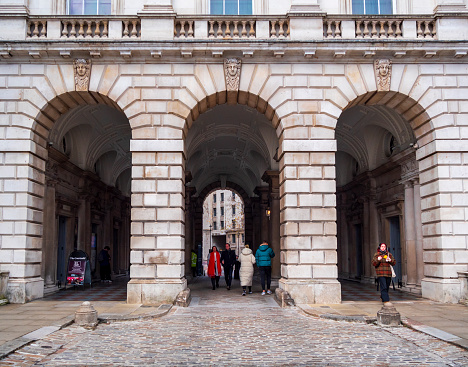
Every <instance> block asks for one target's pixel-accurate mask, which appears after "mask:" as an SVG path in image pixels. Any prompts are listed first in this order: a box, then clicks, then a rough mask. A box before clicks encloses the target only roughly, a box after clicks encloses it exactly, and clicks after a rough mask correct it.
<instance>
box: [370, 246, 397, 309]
mask: <svg viewBox="0 0 468 367" xmlns="http://www.w3.org/2000/svg"><path fill="white" fill-rule="evenodd" d="M395 264H396V260H395V258H394V257H393V255H392V254H391V253H390V252H389V251H388V250H387V245H386V244H385V243H381V244H380V245H379V247H377V252H376V253H375V254H374V257H373V258H372V265H373V266H374V267H375V273H376V274H377V281H378V282H379V286H380V299H381V300H382V302H384V303H386V302H390V297H389V296H388V288H389V287H390V282H391V281H392V266H394V265H395Z"/></svg>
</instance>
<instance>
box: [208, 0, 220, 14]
mask: <svg viewBox="0 0 468 367" xmlns="http://www.w3.org/2000/svg"><path fill="white" fill-rule="evenodd" d="M210 13H211V14H223V0H211V6H210Z"/></svg>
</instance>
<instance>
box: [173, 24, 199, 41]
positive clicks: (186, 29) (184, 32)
mask: <svg viewBox="0 0 468 367" xmlns="http://www.w3.org/2000/svg"><path fill="white" fill-rule="evenodd" d="M193 25H194V21H193V20H176V21H175V24H174V38H194V37H195V32H194V30H193Z"/></svg>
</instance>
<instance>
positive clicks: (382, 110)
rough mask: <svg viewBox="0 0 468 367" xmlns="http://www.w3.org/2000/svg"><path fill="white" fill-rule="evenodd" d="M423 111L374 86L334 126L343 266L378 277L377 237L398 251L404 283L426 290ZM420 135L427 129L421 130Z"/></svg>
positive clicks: (342, 271) (359, 276) (348, 272)
mask: <svg viewBox="0 0 468 367" xmlns="http://www.w3.org/2000/svg"><path fill="white" fill-rule="evenodd" d="M423 114H424V111H423V110H421V109H420V108H419V107H418V105H417V104H416V103H415V102H414V101H412V100H411V99H410V98H407V97H406V98H405V96H402V95H400V94H395V93H387V94H385V93H380V94H378V93H376V94H374V95H372V94H371V93H369V94H368V95H367V97H360V98H358V100H356V101H354V102H352V103H350V105H349V106H348V108H347V109H346V110H345V111H344V112H343V113H342V114H341V116H340V118H339V119H338V123H337V127H336V139H337V149H338V150H337V153H336V177H337V178H336V180H337V224H338V226H337V229H338V233H337V236H338V271H339V277H340V278H341V279H350V280H358V281H361V282H367V283H371V282H372V283H373V282H374V277H375V272H374V269H373V268H372V265H371V259H372V256H373V254H374V253H375V251H376V248H377V246H378V244H379V243H380V242H385V243H387V244H388V245H389V248H390V251H391V252H392V253H393V254H394V255H395V257H396V259H397V265H396V266H395V271H396V274H397V278H396V280H395V282H399V283H400V285H401V286H402V287H403V289H404V290H406V291H409V292H412V293H417V294H421V280H422V279H423V276H424V274H423V269H424V262H423V244H422V241H423V232H422V222H421V196H420V183H419V169H418V162H417V160H416V148H417V147H418V145H417V144H418V142H417V140H416V136H415V132H414V129H413V128H414V124H413V126H412V125H411V124H410V122H409V121H408V119H407V118H408V117H409V116H412V117H413V119H414V118H415V117H417V116H421V115H423ZM419 139H424V136H421V134H419Z"/></svg>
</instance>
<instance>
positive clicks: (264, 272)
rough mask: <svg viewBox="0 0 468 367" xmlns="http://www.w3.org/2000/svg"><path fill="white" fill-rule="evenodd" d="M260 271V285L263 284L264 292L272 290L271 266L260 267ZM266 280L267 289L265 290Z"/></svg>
mask: <svg viewBox="0 0 468 367" xmlns="http://www.w3.org/2000/svg"><path fill="white" fill-rule="evenodd" d="M258 271H259V272H260V283H261V284H262V290H265V289H270V285H271V266H259V267H258ZM265 278H266V284H267V287H266V288H265Z"/></svg>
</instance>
